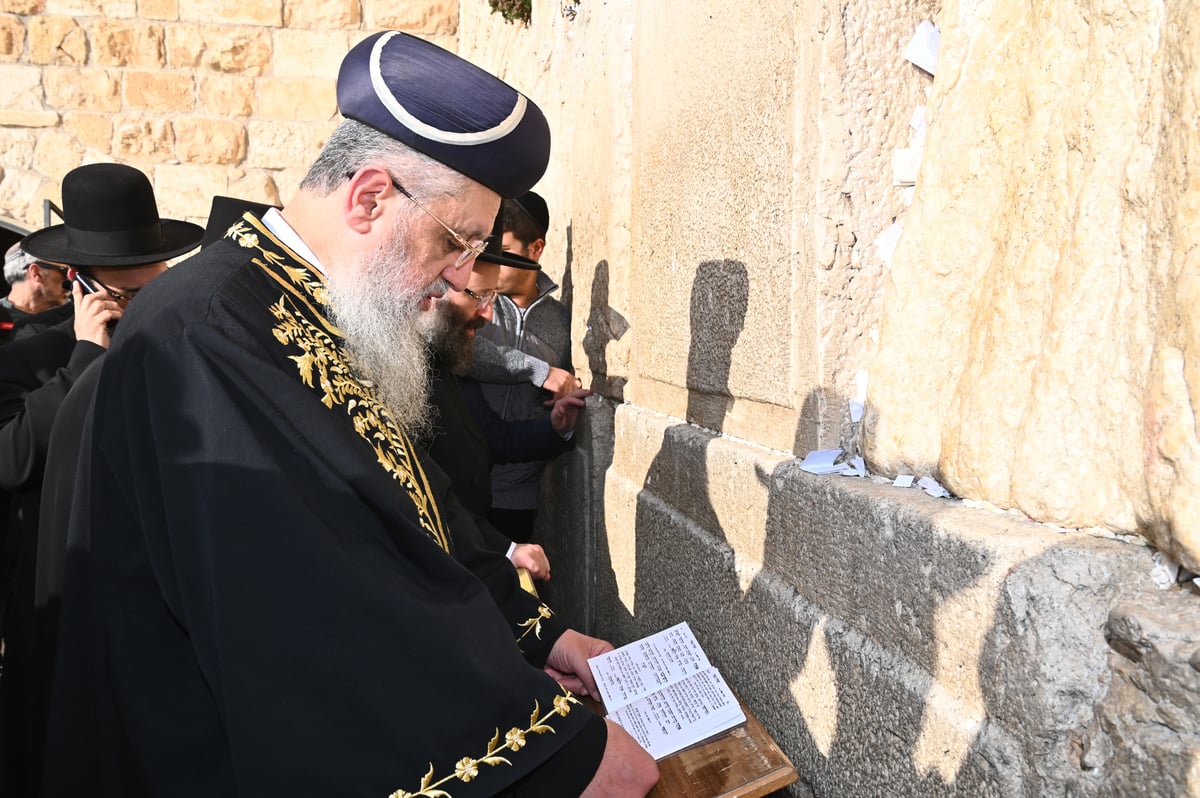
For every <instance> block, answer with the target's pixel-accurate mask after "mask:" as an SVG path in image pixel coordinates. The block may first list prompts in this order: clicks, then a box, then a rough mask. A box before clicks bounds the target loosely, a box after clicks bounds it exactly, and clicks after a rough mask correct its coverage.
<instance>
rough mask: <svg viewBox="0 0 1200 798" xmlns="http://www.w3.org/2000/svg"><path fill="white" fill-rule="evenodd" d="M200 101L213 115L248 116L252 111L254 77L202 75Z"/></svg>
mask: <svg viewBox="0 0 1200 798" xmlns="http://www.w3.org/2000/svg"><path fill="white" fill-rule="evenodd" d="M200 102H201V104H202V105H203V106H204V108H205V110H207V111H208V112H209V113H210V114H213V115H214V116H225V117H229V116H250V114H251V113H253V111H254V79H253V78H242V77H236V76H232V75H205V76H202V77H201V78H200Z"/></svg>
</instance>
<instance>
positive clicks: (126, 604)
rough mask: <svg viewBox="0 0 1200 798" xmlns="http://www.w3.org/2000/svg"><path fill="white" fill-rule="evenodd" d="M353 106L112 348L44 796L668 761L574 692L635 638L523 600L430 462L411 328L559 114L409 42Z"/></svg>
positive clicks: (532, 160)
mask: <svg viewBox="0 0 1200 798" xmlns="http://www.w3.org/2000/svg"><path fill="white" fill-rule="evenodd" d="M337 96H338V103H339V107H340V110H341V112H342V114H343V115H344V116H345V117H346V120H345V121H343V122H342V123H341V125H340V126H339V127H338V128H337V129H336V130H335V131H334V132H333V133H332V134H331V135H330V136H329V138H328V140H327V141H326V143H325V145H324V146H323V148H322V150H321V153H320V154H319V155H318V157H317V159H316V161H315V162H314V163H313V164H312V166H311V167H310V169H309V171H308V173H307V175H306V176H305V178H304V180H303V181H302V182H301V186H300V189H299V191H298V192H297V193H296V195H295V196H294V197H293V198H292V199H291V200H290V201H289V202H287V203H286V204H285V205H284V207H283V210H282V211H279V210H275V209H272V210H269V211H267V212H266V213H265V214H263V215H262V216H256V215H254V214H246V215H245V216H244V217H243V218H242V220H241V221H240V222H239V223H237V224H234V225H233V226H231V227H230V228H229V229H228V230H227V232H226V234H225V237H224V238H222V239H221V240H220V241H216V242H214V243H213V244H211V245H210V246H208V247H206V248H204V249H202V250H201V251H200V253H199V254H197V255H196V256H195V257H193V258H190V259H188V260H187V261H184V262H183V263H181V264H179V265H178V266H176V267H175V268H173V269H172V270H171V271H170V272H168V273H167V274H166V275H164V276H163V277H162V278H160V279H158V280H155V281H154V282H153V283H152V284H151V285H149V286H148V287H147V288H146V290H145V291H143V292H142V295H141V296H140V297H139V298H138V301H137V302H135V303H133V305H132V306H131V307H130V308H129V310H128V313H127V314H126V315H125V317H124V318H123V319H122V322H121V331H120V334H119V335H118V336H117V337H116V340H115V341H114V343H113V347H112V349H111V350H110V351H109V353H108V355H106V357H105V362H104V369H103V372H102V373H101V374H100V378H99V384H98V387H97V391H96V397H95V401H94V403H93V406H92V415H93V419H94V423H93V424H92V425H91V426H90V428H89V429H88V430H87V432H85V435H84V440H83V446H82V452H81V459H80V469H79V472H78V480H77V484H76V492H75V498H74V501H75V504H74V509H73V512H72V518H71V529H70V545H71V547H70V549H69V550H68V554H67V564H66V577H65V581H64V590H63V599H62V616H61V618H62V619H61V626H60V636H59V652H58V658H57V667H56V671H55V683H54V694H53V699H52V706H51V716H50V728H49V733H48V736H47V751H46V764H45V768H44V783H43V795H50V796H59V795H62V796H66V795H76V794H79V793H80V792H86V793H100V794H104V795H122V796H149V795H171V796H192V795H195V796H201V795H203V796H213V795H221V796H232V795H284V794H287V795H314V796H316V795H339V796H364V798H365V797H366V796H371V798H377V797H378V796H381V795H393V796H417V795H421V796H434V795H440V796H452V797H453V798H480V797H482V796H493V795H514V796H572V795H594V796H600V795H618V796H625V795H639V796H640V795H644V794H645V793H646V792H647V791H649V789H650V788H651V787H652V786H653V784H654V782H655V781H656V780H657V777H658V774H657V768H656V766H655V764H654V761H653V760H652V759H651V758H650V757H649V755H647V754H646V753H645V751H643V750H642V749H641V748H640V747H639V746H638V744H637V743H636V742H635V741H634V740H633V738H632V737H631V736H630V735H629V734H628V733H626V732H625V731H624V730H622V729H621V728H620V727H618V726H615V725H613V724H610V723H609V722H607V721H605V720H603V719H601V718H600V717H599V716H598V715H596V714H595V713H594V712H592V711H591V710H590V709H588V708H587V707H585V706H584V705H583V704H582V702H580V700H579V698H578V697H577V695H578V694H579V693H585V694H592V693H594V691H595V689H596V688H595V681H594V679H593V677H592V675H591V671H590V668H589V667H588V664H587V658H588V657H590V656H594V655H595V654H598V653H601V652H603V651H606V650H609V649H611V646H610V645H609V644H608V643H606V642H604V641H601V640H597V639H595V638H591V637H588V636H585V635H582V634H580V633H578V632H575V631H573V630H571V629H569V628H568V627H567V625H566V624H565V623H564V622H563V621H562V619H560V618H559V617H558V616H556V615H555V614H554V612H553V611H552V610H551V609H550V608H549V607H547V606H545V605H544V604H542V603H541V602H539V601H538V599H537V598H536V597H534V596H532V595H531V594H529V593H526V592H525V591H523V590H522V589H521V588H520V585H519V583H518V581H517V578H516V573H515V571H514V570H513V568H512V567H511V565H510V564H509V562H508V561H507V560H506V559H505V558H504V557H503V555H502V554H499V553H494V552H491V551H489V550H488V549H486V548H485V547H484V546H483V544H482V540H481V537H480V533H479V529H478V527H477V526H476V524H475V522H474V521H473V520H472V518H471V516H470V514H469V513H467V512H466V510H465V509H464V508H463V507H462V506H461V504H460V503H459V502H458V501H457V500H456V499H455V497H454V495H453V493H451V492H450V490H449V481H448V479H447V478H446V476H445V474H444V473H443V472H442V471H441V470H440V469H439V468H438V467H437V466H436V464H434V463H433V462H432V461H431V460H430V459H429V458H428V456H427V454H426V453H425V452H424V451H423V450H421V449H420V448H419V447H417V446H415V445H413V443H412V440H413V439H414V438H416V437H418V436H419V435H420V434H422V432H423V431H424V430H426V429H427V428H428V424H429V417H428V407H427V402H426V396H427V390H428V379H429V374H428V371H427V369H426V367H425V343H424V340H423V338H422V335H421V331H420V330H419V328H418V325H417V324H416V323H415V321H416V318H417V317H418V316H419V315H420V313H421V312H422V311H423V310H427V309H428V308H429V307H430V306H431V305H432V304H433V303H434V302H435V301H436V300H437V299H438V298H439V297H440V296H442V295H443V294H444V293H445V292H446V291H447V290H448V288H451V287H453V288H463V287H465V286H466V280H467V275H468V274H469V273H470V269H471V263H472V261H473V260H474V258H475V256H476V255H477V254H478V253H479V252H480V250H482V249H483V246H484V240H485V239H486V238H487V236H488V233H489V231H490V230H491V227H492V220H493V219H494V218H495V215H496V212H497V210H498V207H499V203H500V197H501V196H515V195H518V194H521V193H522V192H524V191H526V190H528V189H529V188H530V186H532V185H533V183H534V182H536V181H537V180H538V179H539V178H540V177H541V175H542V173H543V172H544V171H545V168H546V165H547V162H548V159H549V126H548V124H547V122H546V120H545V117H544V116H543V115H542V113H541V111H540V110H539V109H538V108H537V107H536V106H535V105H534V104H533V103H532V102H531V101H529V99H528V98H526V97H525V96H523V95H521V94H520V93H519V92H517V91H516V90H514V89H513V88H512V87H510V86H508V85H507V84H505V83H503V82H502V81H500V80H498V79H497V78H495V77H493V76H492V75H490V74H488V73H486V72H483V71H482V70H480V69H478V68H476V67H474V66H472V65H471V64H469V63H467V62H466V61H464V60H462V59H461V58H459V57H458V56H456V55H454V54H452V53H449V52H447V51H445V50H442V49H441V48H438V47H436V46H435V45H433V44H431V43H429V42H425V41H423V40H421V39H418V38H415V37H412V36H408V35H405V34H403V33H399V32H395V31H384V32H382V33H377V34H373V35H371V36H368V37H367V38H365V39H364V40H363V41H361V42H360V43H359V44H357V45H356V46H355V47H354V48H353V49H352V50H351V52H350V53H349V54H348V55H347V57H346V58H345V60H344V61H343V64H342V67H341V71H340V74H339V76H338V81H337Z"/></svg>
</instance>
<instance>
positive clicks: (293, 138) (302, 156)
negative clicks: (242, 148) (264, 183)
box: [246, 122, 321, 169]
mask: <svg viewBox="0 0 1200 798" xmlns="http://www.w3.org/2000/svg"><path fill="white" fill-rule="evenodd" d="M248 131H249V134H250V148H249V153H248V156H247V158H246V165H247V166H248V167H254V168H260V169H286V168H288V167H293V168H295V167H307V165H308V164H309V163H311V162H312V159H313V158H314V157H316V154H317V152H318V150H319V145H318V142H317V138H318V136H319V135H321V134H320V133H318V130H317V128H316V127H315V126H313V125H311V124H305V123H298V124H288V123H285V122H250V124H249V125H248Z"/></svg>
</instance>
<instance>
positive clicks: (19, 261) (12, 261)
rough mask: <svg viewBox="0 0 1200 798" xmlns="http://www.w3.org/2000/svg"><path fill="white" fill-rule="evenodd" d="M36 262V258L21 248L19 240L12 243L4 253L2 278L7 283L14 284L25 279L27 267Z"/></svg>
mask: <svg viewBox="0 0 1200 798" xmlns="http://www.w3.org/2000/svg"><path fill="white" fill-rule="evenodd" d="M35 263H37V258H35V257H33V256H32V255H30V254H29V253H28V252H26V251H25V250H23V249H21V244H20V242H18V243H16V244H13V245H12V246H11V247H9V248H8V252H5V253H4V279H5V280H8V284H9V285H16V284H17V283H19V282H21V281H22V280H24V279H25V275H26V274H27V273H28V272H29V267H30V266H32V265H33V264H35Z"/></svg>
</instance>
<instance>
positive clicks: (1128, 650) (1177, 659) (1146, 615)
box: [1083, 590, 1200, 798]
mask: <svg viewBox="0 0 1200 798" xmlns="http://www.w3.org/2000/svg"><path fill="white" fill-rule="evenodd" d="M1105 635H1106V637H1107V638H1108V642H1109V646H1110V648H1111V652H1110V654H1109V657H1108V659H1109V665H1110V668H1111V671H1112V680H1111V683H1110V685H1109V688H1108V694H1107V695H1106V696H1105V697H1104V700H1103V701H1102V702H1101V704H1100V707H1099V712H1098V713H1097V716H1096V719H1095V720H1094V721H1093V722H1092V723H1091V724H1090V725H1089V727H1088V729H1087V730H1086V733H1085V736H1084V739H1083V745H1084V756H1083V766H1084V767H1085V768H1086V769H1087V770H1089V771H1093V772H1094V773H1095V774H1096V776H1097V777H1098V778H1100V779H1103V781H1104V782H1105V787H1106V791H1104V792H1102V793H1100V794H1104V795H1108V796H1113V798H1117V796H1124V795H1176V794H1180V793H1179V792H1178V790H1179V774H1181V773H1188V771H1189V770H1190V769H1191V768H1193V767H1194V763H1195V758H1196V756H1197V752H1198V751H1200V716H1198V715H1197V713H1196V707H1197V701H1198V699H1200V671H1198V670H1197V668H1196V664H1197V663H1200V658H1198V656H1197V655H1198V654H1200V599H1198V597H1197V596H1196V595H1194V594H1189V593H1187V592H1180V591H1179V590H1173V591H1170V592H1166V591H1155V592H1153V593H1148V594H1146V595H1143V596H1139V597H1138V598H1137V599H1136V600H1129V601H1126V602H1123V603H1122V604H1119V605H1118V606H1116V607H1115V608H1114V609H1113V611H1112V613H1110V615H1109V618H1108V623H1107V625H1106V626H1105ZM1188 786H1189V787H1191V788H1192V789H1190V790H1189V791H1188V793H1187V794H1188V795H1195V794H1196V788H1197V787H1200V783H1194V782H1193V783H1189V785H1188Z"/></svg>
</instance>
